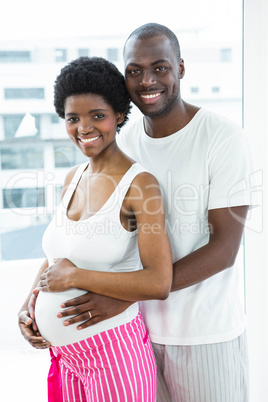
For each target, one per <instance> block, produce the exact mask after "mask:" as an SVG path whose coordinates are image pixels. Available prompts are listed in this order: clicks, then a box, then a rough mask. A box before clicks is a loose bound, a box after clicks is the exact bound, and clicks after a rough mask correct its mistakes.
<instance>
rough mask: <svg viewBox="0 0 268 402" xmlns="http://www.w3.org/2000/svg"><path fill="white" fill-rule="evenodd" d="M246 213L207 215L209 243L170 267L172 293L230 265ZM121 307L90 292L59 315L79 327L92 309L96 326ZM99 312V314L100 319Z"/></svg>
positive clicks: (243, 209) (241, 210)
mask: <svg viewBox="0 0 268 402" xmlns="http://www.w3.org/2000/svg"><path fill="white" fill-rule="evenodd" d="M247 211H248V206H239V207H233V208H220V209H213V210H210V211H209V214H208V221H209V227H210V238H209V242H208V244H206V245H205V246H203V247H201V248H200V249H198V250H196V251H194V252H193V253H191V254H189V255H187V256H186V257H184V258H182V259H181V260H179V261H176V262H175V263H174V264H173V282H172V289H171V290H172V291H175V290H180V289H184V288H186V287H189V286H192V285H194V284H196V283H199V282H201V281H203V280H205V279H207V278H209V277H211V276H213V275H215V274H217V273H219V272H221V271H223V270H224V269H227V268H229V267H231V266H232V265H233V263H234V261H235V258H236V256H237V252H238V250H239V246H240V243H241V238H242V234H243V229H244V224H245V220H246V216H247ZM121 303H122V306H120V304H121ZM124 303H126V302H123V301H120V300H116V299H109V298H105V296H101V295H96V294H94V293H90V292H89V293H86V294H85V295H83V296H80V297H78V298H76V299H73V300H70V301H68V302H66V304H65V306H64V307H66V309H65V310H64V311H62V312H61V314H62V316H63V317H68V316H70V315H74V317H72V318H69V319H68V318H67V320H66V321H67V325H68V323H69V324H74V323H79V322H81V321H84V320H86V318H87V316H88V311H89V310H90V308H91V307H92V306H93V308H94V309H95V311H96V314H97V318H96V319H95V322H94V323H96V322H99V321H101V318H100V317H101V316H102V315H103V314H105V315H106V317H107V318H109V317H110V316H112V315H115V314H116V311H118V314H119V313H120V312H121V308H122V311H123V310H124ZM95 306H96V307H95ZM98 311H100V313H99V317H98V313H97V312H98ZM110 314H111V315H110ZM90 321H91V320H87V321H85V322H83V323H82V324H81V325H79V327H80V328H81V329H82V328H86V327H88V326H89V325H91V322H90Z"/></svg>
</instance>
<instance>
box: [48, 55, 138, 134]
mask: <svg viewBox="0 0 268 402" xmlns="http://www.w3.org/2000/svg"><path fill="white" fill-rule="evenodd" d="M87 93H92V94H97V95H101V96H102V97H103V98H104V99H105V100H106V101H107V103H108V104H109V105H110V106H111V107H112V108H113V110H114V112H115V113H124V115H125V120H124V121H123V122H122V123H121V124H118V129H119V128H121V127H122V126H123V125H124V124H125V123H126V121H127V120H128V114H129V112H130V108H131V106H130V98H129V95H128V92H127V90H126V87H125V80H124V76H123V74H121V72H120V71H119V70H118V69H117V67H116V66H115V65H114V64H113V63H111V62H109V61H108V60H105V59H103V58H102V57H79V58H78V59H76V60H73V61H71V62H70V63H69V64H67V65H66V66H65V67H63V68H62V69H61V72H60V74H59V75H58V77H57V78H56V81H55V85H54V106H55V109H56V112H57V114H58V115H59V116H60V117H62V118H64V116H65V113H64V103H65V100H66V98H68V97H69V96H73V95H82V94H87Z"/></svg>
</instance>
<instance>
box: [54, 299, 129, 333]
mask: <svg viewBox="0 0 268 402" xmlns="http://www.w3.org/2000/svg"><path fill="white" fill-rule="evenodd" d="M131 304H133V302H129V301H124V300H118V299H113V298H110V297H106V296H102V295H99V294H96V293H92V292H87V293H85V294H84V295H82V296H78V297H76V298H74V299H71V300H68V301H66V302H65V303H64V304H62V305H61V307H63V308H65V309H64V310H62V311H61V312H59V314H58V315H57V316H58V318H62V317H69V316H74V317H71V318H68V319H67V320H65V321H64V323H63V325H65V326H67V325H71V324H77V323H80V325H79V326H78V327H77V329H84V328H87V327H90V326H91V325H94V324H97V323H98V322H101V321H103V320H107V319H108V318H111V317H114V316H116V315H118V314H120V313H122V312H123V311H125V310H126V309H127V308H128V307H129V306H131ZM89 312H90V314H89ZM90 315H91V317H90Z"/></svg>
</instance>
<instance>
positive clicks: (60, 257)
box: [19, 57, 172, 402]
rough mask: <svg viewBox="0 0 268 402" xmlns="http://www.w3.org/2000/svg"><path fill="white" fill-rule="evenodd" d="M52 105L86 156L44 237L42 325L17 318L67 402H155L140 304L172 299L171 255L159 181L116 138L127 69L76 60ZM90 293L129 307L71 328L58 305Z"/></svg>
mask: <svg viewBox="0 0 268 402" xmlns="http://www.w3.org/2000/svg"><path fill="white" fill-rule="evenodd" d="M54 105H55V108H56V112H57V113H58V115H59V116H60V117H62V118H64V119H65V124H66V131H67V133H68V136H69V138H70V139H71V141H72V142H73V143H74V144H75V145H76V146H77V147H78V148H79V149H80V150H81V152H83V154H84V155H85V156H87V157H88V162H86V163H84V164H82V165H79V166H75V167H74V168H72V169H71V171H70V172H69V173H68V175H67V177H66V180H65V183H64V186H63V191H62V198H61V202H60V205H59V206H58V208H57V211H56V213H55V216H54V218H53V220H52V221H51V223H50V224H49V226H48V228H47V230H46V232H45V234H44V237H43V249H44V252H45V255H46V260H45V261H44V263H43V264H42V266H41V268H40V270H39V273H38V275H37V277H36V280H35V282H34V285H33V287H32V290H34V289H36V288H37V289H38V290H39V293H38V292H37V291H36V290H35V293H38V296H37V300H36V308H35V318H36V324H37V327H38V331H36V332H35V333H34V336H33V335H32V334H33V332H34V331H33V330H32V331H29V328H28V327H27V325H25V323H24V322H23V320H22V319H20V320H19V321H20V324H19V325H20V329H21V332H22V334H23V335H24V337H25V338H26V339H27V340H28V341H29V342H30V343H31V344H32V345H33V346H35V347H37V348H42V347H44V348H45V347H48V346H51V350H52V351H53V353H54V355H55V356H57V360H58V361H59V367H60V372H61V382H62V391H63V400H64V401H68V402H71V401H76V402H81V401H82V402H89V401H114V402H118V401H133V402H137V401H147V402H152V401H155V398H156V366H155V360H154V356H153V352H152V349H151V344H150V341H149V339H148V335H147V331H146V329H145V326H144V323H143V319H142V316H141V313H140V312H139V308H138V303H137V302H138V301H139V300H147V299H165V298H167V296H168V294H169V291H170V286H171V280H172V259H171V251H170V244H169V239H168V237H167V234H166V229H165V216H164V207H163V200H162V197H161V192H160V189H159V185H158V182H157V181H156V179H155V178H154V177H153V176H152V175H151V174H150V173H149V172H147V171H146V170H145V169H144V168H143V167H142V166H141V165H139V164H138V163H135V161H133V160H131V159H130V158H128V157H127V156H126V155H125V154H124V153H122V151H121V150H120V149H119V148H118V146H117V144H116V133H117V131H118V130H119V129H120V127H122V125H123V124H125V122H126V121H127V120H128V114H129V111H130V101H129V96H128V94H127V91H126V89H125V84H124V78H123V75H122V74H121V73H120V72H119V71H118V70H117V68H116V67H115V66H114V65H113V64H111V63H110V62H108V61H107V60H104V59H102V58H86V57H82V58H79V59H77V60H74V61H73V62H71V63H70V64H68V65H67V66H65V67H64V68H63V69H62V70H61V73H60V75H59V76H58V77H57V79H56V82H55V88H54ZM32 290H31V292H30V294H29V296H28V297H27V299H26V301H25V303H24V305H23V306H22V308H21V311H20V314H19V317H22V316H23V315H25V314H26V313H25V311H27V306H28V303H29V300H30V297H31V294H32ZM87 291H92V292H95V293H99V294H102V295H104V296H107V297H111V298H114V299H120V300H125V301H126V309H125V310H124V311H122V313H120V314H117V315H115V316H114V317H112V318H109V319H107V320H104V321H102V322H99V323H97V324H95V325H92V326H90V327H88V328H86V329H84V330H83V331H78V330H77V329H76V328H75V326H73V325H70V326H64V325H63V320H64V319H63V318H62V319H60V318H58V317H57V314H58V312H59V310H60V306H61V305H62V304H63V303H64V302H65V301H66V300H68V299H71V298H74V297H76V296H78V295H81V294H83V293H85V292H87ZM89 314H90V316H91V313H89Z"/></svg>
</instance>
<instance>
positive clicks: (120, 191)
mask: <svg viewBox="0 0 268 402" xmlns="http://www.w3.org/2000/svg"><path fill="white" fill-rule="evenodd" d="M142 172H148V170H146V169H145V168H144V167H143V166H141V165H140V164H139V163H134V164H133V165H132V166H131V167H130V168H129V169H128V171H127V172H126V173H125V175H124V176H123V177H122V179H121V181H120V182H119V183H118V185H117V187H116V190H115V192H114V197H116V205H117V206H118V208H119V212H120V210H121V207H122V204H123V201H124V199H125V196H126V193H127V192H128V189H129V187H130V186H131V183H132V182H133V180H134V179H135V177H136V176H137V175H138V174H139V173H142ZM118 216H119V215H118Z"/></svg>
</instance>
